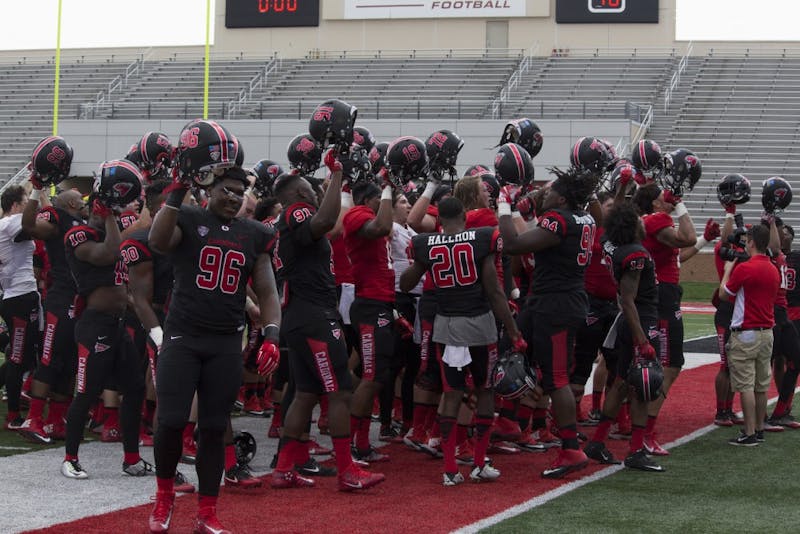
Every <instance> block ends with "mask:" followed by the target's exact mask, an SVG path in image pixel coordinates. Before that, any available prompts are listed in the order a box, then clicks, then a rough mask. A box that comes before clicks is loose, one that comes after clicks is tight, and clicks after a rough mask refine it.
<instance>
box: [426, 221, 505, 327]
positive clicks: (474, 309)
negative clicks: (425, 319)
mask: <svg viewBox="0 0 800 534" xmlns="http://www.w3.org/2000/svg"><path fill="white" fill-rule="evenodd" d="M502 249H503V243H502V239H501V238H500V232H499V231H498V230H497V229H495V228H489V227H482V228H474V229H471V230H464V231H463V232H459V233H457V234H439V233H436V234H419V235H416V236H414V237H413V238H412V239H411V251H412V254H413V256H414V260H415V261H419V262H420V263H421V264H423V265H424V266H425V267H426V268H427V269H428V275H427V276H429V277H430V278H431V280H432V281H433V284H434V286H435V287H436V303H437V313H438V314H440V315H444V316H448V317H475V316H478V315H482V314H484V313H486V312H488V311H489V310H490V306H489V301H488V300H487V299H486V294H485V293H484V289H483V284H482V283H481V273H482V271H483V259H484V258H485V257H486V256H489V255H494V254H495V253H497V252H502Z"/></svg>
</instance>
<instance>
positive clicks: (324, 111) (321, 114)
mask: <svg viewBox="0 0 800 534" xmlns="http://www.w3.org/2000/svg"><path fill="white" fill-rule="evenodd" d="M331 113H333V107H331V106H319V107H318V108H317V109H316V110H315V111H314V120H315V121H329V120H331Z"/></svg>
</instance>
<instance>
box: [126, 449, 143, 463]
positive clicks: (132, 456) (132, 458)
mask: <svg viewBox="0 0 800 534" xmlns="http://www.w3.org/2000/svg"><path fill="white" fill-rule="evenodd" d="M141 459H142V457H141V456H139V453H138V452H126V453H125V459H124V460H123V462H125V463H126V464H128V465H133V464H135V463H137V462H138V461H139V460H141Z"/></svg>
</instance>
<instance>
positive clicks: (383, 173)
mask: <svg viewBox="0 0 800 534" xmlns="http://www.w3.org/2000/svg"><path fill="white" fill-rule="evenodd" d="M378 178H379V179H380V180H381V182H382V183H383V185H388V186H389V187H391V188H392V189H394V188H395V187H397V186H396V185H395V183H394V182H393V181H392V178H391V177H390V176H389V169H387V168H386V167H384V168H382V169H381V170H380V171H378Z"/></svg>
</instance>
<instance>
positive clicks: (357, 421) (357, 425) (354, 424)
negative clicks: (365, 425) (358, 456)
mask: <svg viewBox="0 0 800 534" xmlns="http://www.w3.org/2000/svg"><path fill="white" fill-rule="evenodd" d="M359 430H361V418H360V417H356V416H355V415H353V414H350V438H351V439H352V440H353V443H355V442H356V440H357V439H358V432H359Z"/></svg>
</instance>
